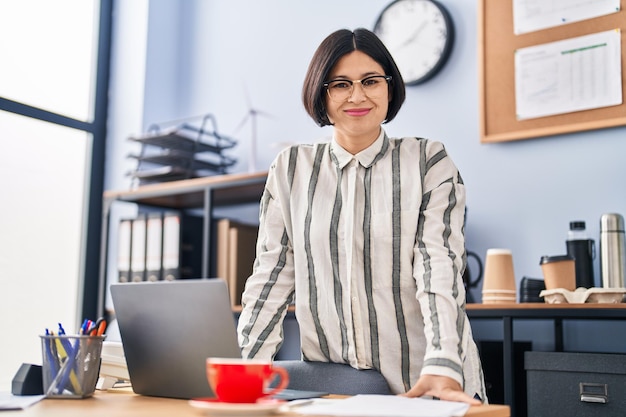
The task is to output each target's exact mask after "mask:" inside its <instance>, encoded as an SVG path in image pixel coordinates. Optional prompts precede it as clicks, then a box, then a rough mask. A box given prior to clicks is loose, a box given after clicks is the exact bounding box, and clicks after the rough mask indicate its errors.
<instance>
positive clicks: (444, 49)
mask: <svg viewBox="0 0 626 417" xmlns="http://www.w3.org/2000/svg"><path fill="white" fill-rule="evenodd" d="M374 33H376V35H378V37H379V38H380V39H381V40H382V41H383V43H384V44H385V46H387V49H389V52H391V55H392V56H393V58H394V60H395V61H396V64H397V65H398V68H399V69H400V74H402V78H403V79H404V82H405V84H406V85H418V84H421V83H423V82H425V81H427V80H429V79H431V78H432V77H434V76H435V75H436V74H437V73H438V72H439V71H440V70H441V69H442V68H443V66H444V64H445V63H446V61H447V60H448V57H449V56H450V52H451V51H452V44H453V43H454V25H453V22H452V17H451V16H450V13H449V12H448V10H447V9H446V8H445V7H444V6H443V5H442V4H441V3H439V2H437V1H435V0H395V1H393V2H392V3H390V4H389V5H387V7H385V9H384V10H383V11H382V12H381V13H380V15H379V17H378V20H377V21H376V24H375V26H374Z"/></svg>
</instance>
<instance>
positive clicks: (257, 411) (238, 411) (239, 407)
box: [189, 398, 286, 416]
mask: <svg viewBox="0 0 626 417" xmlns="http://www.w3.org/2000/svg"><path fill="white" fill-rule="evenodd" d="M285 403H286V401H283V400H273V399H267V400H259V401H258V402H256V403H224V402H221V401H219V400H218V399H217V398H193V399H191V400H189V405H190V406H192V407H194V408H199V409H202V410H205V411H206V413H207V414H208V415H210V416H267V415H271V414H275V413H276V412H278V410H279V408H280V407H282V406H283V405H285Z"/></svg>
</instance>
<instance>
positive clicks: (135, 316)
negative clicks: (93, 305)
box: [110, 278, 241, 399]
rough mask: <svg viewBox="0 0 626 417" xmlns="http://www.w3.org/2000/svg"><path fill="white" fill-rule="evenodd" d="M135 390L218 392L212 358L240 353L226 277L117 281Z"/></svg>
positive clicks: (182, 394) (116, 299) (114, 292)
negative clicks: (210, 374)
mask: <svg viewBox="0 0 626 417" xmlns="http://www.w3.org/2000/svg"><path fill="white" fill-rule="evenodd" d="M110 288H111V296H112V299H113V306H114V309H115V316H116V319H117V321H118V326H119V330H120V337H121V340H122V345H123V347H124V354H125V356H126V364H127V366H128V374H129V376H130V382H131V384H132V387H133V391H134V392H135V393H137V394H141V395H149V396H156V397H169V398H183V399H190V398H197V397H212V396H214V395H213V392H212V391H211V388H210V387H209V383H208V381H207V377H206V367H205V361H206V358H208V357H227V358H230V357H232V358H238V357H240V356H241V353H240V350H239V346H238V343H237V330H236V324H235V317H234V314H233V312H232V309H231V305H230V299H229V296H228V289H227V287H226V283H225V281H223V280H222V279H217V278H216V279H193V280H176V281H158V282H147V281H145V282H128V283H121V284H111V286H110Z"/></svg>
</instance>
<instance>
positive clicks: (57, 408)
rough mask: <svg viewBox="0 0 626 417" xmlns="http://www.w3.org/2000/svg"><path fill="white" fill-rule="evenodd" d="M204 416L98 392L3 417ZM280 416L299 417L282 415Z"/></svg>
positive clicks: (501, 410)
mask: <svg viewBox="0 0 626 417" xmlns="http://www.w3.org/2000/svg"><path fill="white" fill-rule="evenodd" d="M201 415H205V414H203V413H202V412H201V410H197V409H195V408H193V407H191V406H189V405H188V404H187V401H185V400H175V399H170V398H156V397H143V396H140V395H135V394H133V393H132V392H130V391H129V390H127V389H119V390H118V389H114V390H111V391H108V392H103V391H97V392H96V394H95V395H94V396H93V397H92V398H87V399H84V400H59V399H46V400H43V401H41V402H39V403H37V404H35V405H33V406H31V407H29V408H27V409H26V410H23V411H3V412H2V417H85V416H89V417H110V416H136V417H142V416H145V417H172V416H176V417H187V416H189V417H198V416H201ZM278 415H279V416H297V415H299V414H295V413H288V414H287V413H283V414H278ZM466 416H471V417H509V416H510V412H509V407H508V406H505V405H481V406H475V407H471V408H470V410H469V412H468V413H467V414H466Z"/></svg>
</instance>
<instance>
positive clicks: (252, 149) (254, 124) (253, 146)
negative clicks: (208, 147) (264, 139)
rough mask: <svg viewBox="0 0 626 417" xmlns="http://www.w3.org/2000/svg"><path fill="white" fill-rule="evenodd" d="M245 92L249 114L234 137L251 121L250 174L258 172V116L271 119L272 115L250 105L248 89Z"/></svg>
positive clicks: (240, 123)
mask: <svg viewBox="0 0 626 417" xmlns="http://www.w3.org/2000/svg"><path fill="white" fill-rule="evenodd" d="M245 92H246V101H247V102H248V112H247V113H246V115H245V116H244V118H243V120H242V121H241V122H239V125H238V126H237V128H236V129H235V133H233V135H235V134H236V132H238V131H239V129H241V128H242V127H243V126H244V125H245V124H246V122H247V121H248V120H250V127H251V129H252V135H251V137H250V156H249V158H248V172H250V173H254V172H256V170H257V167H256V143H257V116H259V115H261V116H265V117H271V115H270V114H269V113H266V112H263V111H260V110H257V109H255V108H254V107H253V106H252V104H251V103H250V97H249V95H248V90H247V89H246V91H245Z"/></svg>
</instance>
